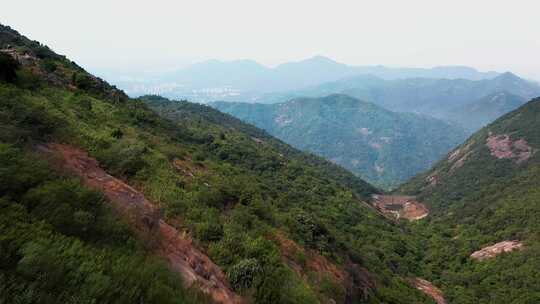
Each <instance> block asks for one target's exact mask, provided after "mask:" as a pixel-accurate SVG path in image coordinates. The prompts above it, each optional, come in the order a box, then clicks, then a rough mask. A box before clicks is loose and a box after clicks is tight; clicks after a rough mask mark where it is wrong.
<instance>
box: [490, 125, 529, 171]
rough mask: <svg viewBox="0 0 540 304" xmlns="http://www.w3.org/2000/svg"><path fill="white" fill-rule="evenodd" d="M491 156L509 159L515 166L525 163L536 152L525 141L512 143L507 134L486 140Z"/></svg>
mask: <svg viewBox="0 0 540 304" xmlns="http://www.w3.org/2000/svg"><path fill="white" fill-rule="evenodd" d="M486 145H487V146H488V148H489V150H490V152H491V155H492V156H493V157H496V158H498V159H503V158H506V159H511V160H513V161H514V162H515V163H517V164H521V163H523V162H525V161H527V160H528V159H529V158H531V156H532V155H533V154H534V153H535V152H536V151H535V150H534V149H533V148H531V146H529V144H528V143H527V141H526V140H524V139H518V140H516V141H512V139H511V138H510V136H509V135H508V134H502V135H493V134H491V133H490V135H489V137H488V138H487V139H486Z"/></svg>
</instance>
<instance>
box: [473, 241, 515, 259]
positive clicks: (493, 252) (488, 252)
mask: <svg viewBox="0 0 540 304" xmlns="http://www.w3.org/2000/svg"><path fill="white" fill-rule="evenodd" d="M521 249H523V243H521V242H520V241H517V240H513V241H502V242H499V243H496V244H494V245H491V246H487V247H484V248H482V249H480V250H478V251H475V252H473V253H472V254H471V258H473V259H475V260H478V261H483V260H485V259H490V258H494V257H496V256H497V255H499V254H501V253H505V252H511V251H514V250H521Z"/></svg>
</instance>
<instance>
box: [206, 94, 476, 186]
mask: <svg viewBox="0 0 540 304" xmlns="http://www.w3.org/2000/svg"><path fill="white" fill-rule="evenodd" d="M211 106H213V107H215V108H217V109H219V110H221V111H223V112H225V113H229V114H231V115H234V116H236V117H238V118H240V119H242V120H244V121H246V122H249V123H252V124H254V125H256V126H258V127H260V128H262V129H264V130H267V131H268V132H269V133H270V134H272V135H274V136H276V137H278V138H280V139H282V140H283V141H285V142H287V143H289V144H291V145H293V146H295V147H297V148H299V149H302V150H305V151H309V152H313V153H315V154H317V155H320V156H323V157H325V158H326V159H329V160H331V161H333V162H335V163H337V164H339V165H341V166H343V167H345V168H347V169H349V170H351V172H353V173H355V174H356V175H358V176H360V177H361V178H363V179H365V180H367V181H369V182H371V183H373V184H375V185H378V186H381V187H384V188H391V187H395V186H397V185H398V184H400V183H401V182H404V181H405V180H407V179H408V178H410V177H412V176H414V175H415V174H418V173H419V172H422V171H424V170H427V169H428V168H429V167H430V166H431V165H432V164H433V163H435V162H436V161H437V160H439V159H440V158H441V157H442V156H443V155H445V154H446V153H447V152H448V151H449V150H450V149H452V148H454V147H455V146H456V145H458V144H459V143H461V142H462V141H463V140H464V139H465V138H466V135H465V132H464V131H463V130H462V129H461V128H460V127H457V126H454V125H451V124H449V123H445V122H443V121H440V120H437V119H434V118H430V117H426V116H421V115H416V114H411V113H395V112H391V111H388V110H386V109H383V108H381V107H378V106H376V105H374V104H371V103H368V102H364V101H361V100H358V99H355V98H352V97H349V96H346V95H329V96H326V97H321V98H297V99H293V100H290V101H288V102H285V103H278V104H248V103H229V102H216V103H212V104H211Z"/></svg>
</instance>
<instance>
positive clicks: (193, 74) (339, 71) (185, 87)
mask: <svg viewBox="0 0 540 304" xmlns="http://www.w3.org/2000/svg"><path fill="white" fill-rule="evenodd" d="M356 75H373V76H376V77H379V78H381V79H385V80H395V79H405V78H418V77H422V78H444V79H469V80H481V79H491V78H494V77H496V76H497V75H498V73H496V72H479V71H477V70H475V69H473V68H470V67H464V66H441V67H435V68H430V69H425V68H391V67H385V66H380V65H378V66H353V65H347V64H343V63H339V62H336V61H334V60H332V59H329V58H326V57H323V56H315V57H312V58H309V59H305V60H302V61H297V62H288V63H284V64H281V65H278V66H277V67H274V68H269V67H266V66H263V65H261V64H259V63H257V62H255V61H253V60H236V61H219V60H209V61H205V62H201V63H197V64H193V65H191V66H188V67H186V68H183V69H179V70H176V71H173V72H168V73H165V74H163V75H160V76H159V77H156V78H154V79H151V80H150V79H149V80H145V81H140V80H139V81H125V80H120V79H114V80H115V82H116V83H118V84H119V86H120V87H121V88H123V89H125V90H126V91H127V92H128V93H129V94H130V95H143V94H148V93H158V94H162V95H165V96H168V97H174V98H185V99H189V100H192V101H198V102H208V101H215V100H229V101H233V100H235V101H239V100H241V101H247V102H256V101H257V102H264V100H263V99H262V97H263V96H264V95H262V94H264V93H270V92H283V91H290V90H298V89H302V88H305V87H309V86H316V85H319V84H322V83H325V82H331V81H336V80H340V79H343V78H348V77H352V76H356Z"/></svg>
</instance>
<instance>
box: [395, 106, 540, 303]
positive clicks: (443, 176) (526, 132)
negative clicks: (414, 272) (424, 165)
mask: <svg viewBox="0 0 540 304" xmlns="http://www.w3.org/2000/svg"><path fill="white" fill-rule="evenodd" d="M539 118H540V100H539V99H536V100H533V101H530V102H529V103H527V104H526V105H524V106H522V107H521V108H519V109H518V110H516V111H514V112H511V113H509V114H507V115H505V116H503V117H502V118H500V119H499V120H497V121H496V122H494V123H493V124H490V125H489V126H487V127H486V128H484V129H482V130H481V131H480V132H478V133H476V134H475V135H473V136H472V137H471V138H470V139H469V140H468V141H467V142H466V143H464V144H463V145H462V146H461V150H462V151H463V152H462V153H461V154H460V155H464V154H465V153H468V152H470V154H469V156H468V157H467V158H466V160H465V162H464V164H463V166H462V167H460V168H458V169H454V170H451V168H452V162H450V161H447V160H446V159H445V160H443V161H441V162H440V163H439V164H438V165H436V166H435V167H434V168H433V169H432V170H430V171H429V172H427V173H425V174H422V175H420V176H418V177H417V178H415V179H413V180H411V181H410V182H409V183H407V184H405V185H403V186H402V187H401V189H400V190H401V191H402V192H406V193H411V194H417V195H418V197H419V198H420V200H421V201H423V202H425V203H427V204H429V206H430V209H431V211H432V212H433V215H434V216H433V217H432V218H431V219H430V220H428V221H427V222H423V223H420V224H418V225H415V226H414V227H413V228H414V229H413V231H414V232H415V233H416V234H417V236H418V241H419V242H423V244H424V245H423V246H424V248H426V251H425V252H424V254H423V257H422V265H423V267H422V272H421V273H422V275H423V276H424V277H426V278H428V279H431V280H433V282H435V283H436V284H438V285H439V286H440V287H442V289H443V291H444V292H445V294H446V295H447V299H448V300H449V301H450V302H451V303H537V302H538V301H539V300H540V288H539V286H540V277H539V276H538V272H537V269H539V268H540V259H539V258H538V257H539V256H540V222H539V221H538V218H539V216H540V179H539V178H538V176H540V155H539V154H538V149H539V147H540V132H538V130H539V128H540V119H539ZM490 134H492V135H502V134H509V135H510V138H511V140H513V141H517V140H519V139H524V140H526V141H527V143H528V145H530V146H531V147H532V148H533V149H534V150H535V151H536V152H535V154H534V155H533V156H532V157H531V158H530V159H528V160H526V161H525V162H523V163H520V164H517V163H516V162H515V160H510V159H497V158H495V157H493V156H492V155H491V153H490V150H489V148H488V147H487V146H486V140H487V138H488V137H489V136H490ZM433 175H436V176H437V179H438V182H437V185H436V186H431V187H430V186H427V184H428V183H429V182H427V181H426V178H427V177H428V176H433ZM504 240H521V241H522V242H523V243H524V246H525V249H524V250H522V251H518V252H512V253H509V254H504V255H502V256H500V257H497V258H495V259H493V260H487V261H482V262H478V261H474V260H472V259H470V258H469V255H470V254H471V253H472V252H474V251H476V250H478V249H480V248H482V247H484V246H487V245H491V244H494V243H497V242H500V241H504Z"/></svg>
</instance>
